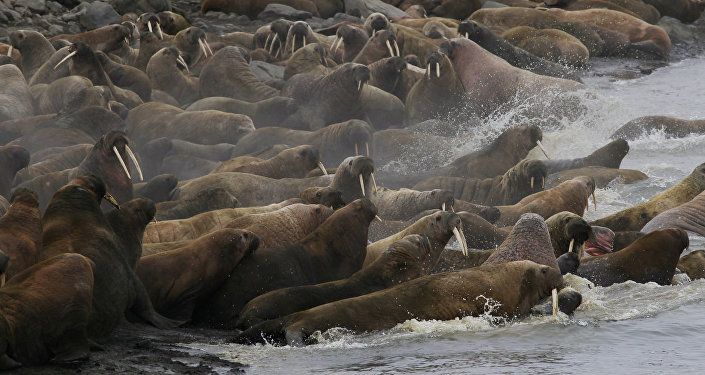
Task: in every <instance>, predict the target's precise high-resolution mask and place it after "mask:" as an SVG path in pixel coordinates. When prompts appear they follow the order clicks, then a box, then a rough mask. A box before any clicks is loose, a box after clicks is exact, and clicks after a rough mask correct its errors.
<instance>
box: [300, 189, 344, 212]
mask: <svg viewBox="0 0 705 375" xmlns="http://www.w3.org/2000/svg"><path fill="white" fill-rule="evenodd" d="M299 198H301V199H303V200H305V201H306V202H307V203H309V204H322V205H324V206H326V207H330V208H332V209H334V210H337V209H339V208H342V207H345V201H344V200H343V192H341V191H338V190H335V189H332V188H330V187H310V188H308V189H306V190H304V191H302V192H301V193H299Z"/></svg>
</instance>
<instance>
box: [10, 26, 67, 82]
mask: <svg viewBox="0 0 705 375" xmlns="http://www.w3.org/2000/svg"><path fill="white" fill-rule="evenodd" d="M9 39H10V45H11V46H12V47H14V48H17V49H18V50H19V51H20V52H21V53H22V61H21V63H20V65H21V66H22V73H23V74H24V76H25V77H26V78H27V81H29V80H30V79H31V78H32V76H34V74H35V73H36V72H37V70H39V68H40V67H41V66H42V64H44V62H45V61H46V60H48V59H49V58H51V56H52V55H53V54H54V52H56V50H55V49H54V47H53V46H52V45H51V42H49V41H48V40H47V39H46V38H45V37H44V35H42V34H40V33H38V32H36V31H33V30H17V31H13V32H12V33H10V35H9Z"/></svg>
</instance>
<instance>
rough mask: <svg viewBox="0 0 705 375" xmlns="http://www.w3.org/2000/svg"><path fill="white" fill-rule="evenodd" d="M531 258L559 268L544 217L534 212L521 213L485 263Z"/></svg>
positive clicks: (556, 268)
mask: <svg viewBox="0 0 705 375" xmlns="http://www.w3.org/2000/svg"><path fill="white" fill-rule="evenodd" d="M517 260H530V261H533V262H536V263H538V264H542V265H546V266H549V267H551V268H553V269H555V270H559V268H558V262H557V261H556V256H555V255H554V252H553V246H552V245H551V237H550V235H549V233H548V226H547V225H546V222H545V221H544V219H543V218H542V217H541V216H539V215H537V214H534V213H526V214H523V215H521V217H520V218H519V220H518V221H517V222H516V224H514V228H513V229H512V231H511V232H510V233H509V236H507V238H506V239H505V240H504V242H502V244H501V245H499V247H498V248H497V250H495V251H494V252H493V253H492V255H490V256H489V258H487V260H486V261H485V262H484V263H483V265H485V264H498V263H506V262H513V261H517Z"/></svg>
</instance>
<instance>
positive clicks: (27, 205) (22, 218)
mask: <svg viewBox="0 0 705 375" xmlns="http://www.w3.org/2000/svg"><path fill="white" fill-rule="evenodd" d="M10 203H11V204H10V207H9V209H8V211H7V213H6V214H4V215H3V216H2V217H0V251H2V252H3V253H5V254H7V256H9V257H10V264H9V266H8V267H7V270H5V272H4V274H3V277H4V278H7V279H11V278H12V277H13V276H15V275H16V274H18V273H20V272H22V271H23V270H25V269H26V268H28V267H30V266H33V265H34V264H35V263H37V261H38V260H39V252H40V251H41V249H42V222H41V216H40V214H39V201H38V200H37V194H35V193H33V192H31V191H29V190H26V189H17V190H15V192H14V193H13V194H12V197H11V198H10Z"/></svg>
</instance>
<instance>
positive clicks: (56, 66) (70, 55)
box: [54, 51, 77, 70]
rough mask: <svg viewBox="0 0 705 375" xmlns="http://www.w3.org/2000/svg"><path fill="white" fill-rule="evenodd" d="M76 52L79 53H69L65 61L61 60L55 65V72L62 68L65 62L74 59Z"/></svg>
mask: <svg viewBox="0 0 705 375" xmlns="http://www.w3.org/2000/svg"><path fill="white" fill-rule="evenodd" d="M76 52H77V51H73V52H71V53H69V54H68V55H66V57H64V58H63V59H61V61H59V62H58V63H57V64H56V65H54V70H56V69H58V68H59V66H61V64H63V63H64V62H66V60H68V59H70V58H72V57H73V56H74V55H75V54H76Z"/></svg>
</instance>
